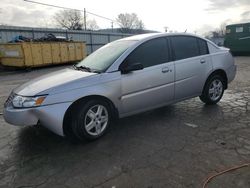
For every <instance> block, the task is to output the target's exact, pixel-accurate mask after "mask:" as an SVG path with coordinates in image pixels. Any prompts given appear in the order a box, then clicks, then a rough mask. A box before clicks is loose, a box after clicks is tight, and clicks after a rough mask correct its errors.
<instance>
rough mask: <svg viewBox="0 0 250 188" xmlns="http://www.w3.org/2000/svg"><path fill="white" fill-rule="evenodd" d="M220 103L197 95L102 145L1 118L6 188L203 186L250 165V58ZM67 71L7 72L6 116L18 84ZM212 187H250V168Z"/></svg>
mask: <svg viewBox="0 0 250 188" xmlns="http://www.w3.org/2000/svg"><path fill="white" fill-rule="evenodd" d="M235 61H236V64H237V66H238V70H237V75H236V78H235V80H234V81H233V82H232V83H231V84H230V85H229V88H228V90H226V91H225V93H224V96H223V98H222V100H221V101H220V102H219V103H218V104H217V105H214V106H206V105H204V104H203V103H202V102H201V101H200V100H199V98H193V99H190V100H187V101H183V102H180V103H177V104H174V105H170V106H167V107H164V108H160V109H156V110H153V111H150V112H146V113H143V114H139V115H136V116H132V117H128V118H124V119H121V120H119V121H118V122H116V123H115V125H113V126H112V128H111V129H110V131H109V133H108V134H107V135H105V136H104V137H102V138H101V139H99V140H97V141H94V142H90V143H87V142H84V143H81V144H77V145H74V144H71V143H69V142H68V141H67V140H66V139H64V138H61V137H59V136H57V135H55V134H53V133H51V132H49V131H47V130H46V129H45V128H43V127H39V126H35V127H16V126H12V125H9V124H7V123H6V122H5V121H4V120H3V116H2V115H0V187H3V188H8V187H14V188H24V187H29V188H33V187H34V188H37V187H39V188H45V187H53V188H57V187H60V188H61V187H62V188H64V187H65V188H68V187H75V188H78V187H84V188H85V187H86V188H100V187H110V188H120V187H125V188H126V187H135V188H137V187H145V188H155V187H171V188H175V187H176V188H181V187H183V188H184V187H185V188H193V187H194V188H196V187H202V184H203V182H204V181H205V179H206V178H207V177H208V176H210V175H212V174H214V173H216V172H219V171H221V170H224V169H227V168H230V167H232V166H235V165H240V164H243V163H248V162H250V104H249V101H250V57H236V58H235ZM61 68H65V66H60V67H58V66H57V67H49V68H43V69H35V70H33V71H31V72H25V71H17V72H14V73H11V74H1V73H0V83H1V84H0V105H1V107H0V111H2V108H3V103H4V101H5V100H6V98H7V96H8V95H9V93H10V92H11V89H13V88H14V87H16V86H17V85H19V84H21V83H23V82H25V81H28V80H29V79H32V78H34V77H36V76H38V75H42V74H44V73H47V72H50V71H54V70H57V69H61ZM207 187H208V188H210V187H213V188H214V187H215V188H216V187H218V188H221V187H226V188H235V187H240V188H246V187H250V167H245V168H241V169H238V170H235V171H232V172H228V173H225V174H222V175H220V176H218V177H215V178H214V179H212V180H211V182H209V184H208V186H207Z"/></svg>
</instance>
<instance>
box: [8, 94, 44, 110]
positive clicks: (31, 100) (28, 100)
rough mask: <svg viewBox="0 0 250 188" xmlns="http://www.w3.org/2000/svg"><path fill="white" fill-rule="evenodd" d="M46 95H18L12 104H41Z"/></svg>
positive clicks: (26, 105) (33, 105) (15, 105)
mask: <svg viewBox="0 0 250 188" xmlns="http://www.w3.org/2000/svg"><path fill="white" fill-rule="evenodd" d="M45 98H46V96H37V97H23V96H20V95H16V96H15V97H14V98H13V100H12V105H13V106H14V107H16V108H28V107H35V106H40V105H41V104H42V103H43V101H44V99H45Z"/></svg>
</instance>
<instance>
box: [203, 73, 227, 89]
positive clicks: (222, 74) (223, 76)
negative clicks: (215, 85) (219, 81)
mask: <svg viewBox="0 0 250 188" xmlns="http://www.w3.org/2000/svg"><path fill="white" fill-rule="evenodd" d="M214 75H220V76H222V78H224V83H225V89H227V87H228V78H227V73H226V71H224V70H223V69H216V70H213V72H211V73H210V74H209V75H208V77H207V79H206V82H205V84H204V86H203V90H204V88H205V86H206V84H207V82H208V80H209V79H210V78H211V77H212V76H214ZM203 90H202V91H203Z"/></svg>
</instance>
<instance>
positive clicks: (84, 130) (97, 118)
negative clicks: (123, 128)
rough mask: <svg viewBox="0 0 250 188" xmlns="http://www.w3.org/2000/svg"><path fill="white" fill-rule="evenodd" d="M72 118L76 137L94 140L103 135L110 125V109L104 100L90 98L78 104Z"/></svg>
mask: <svg viewBox="0 0 250 188" xmlns="http://www.w3.org/2000/svg"><path fill="white" fill-rule="evenodd" d="M75 113H76V114H75V115H74V116H73V118H72V131H73V134H74V135H75V137H76V138H78V139H80V140H83V139H87V140H95V139H97V138H99V137H101V136H102V135H104V134H105V133H106V131H107V129H108V127H109V125H110V121H111V110H110V107H109V105H108V104H107V103H106V102H104V101H99V100H91V101H88V102H86V103H85V104H83V106H79V107H78V110H77V111H76V112H75Z"/></svg>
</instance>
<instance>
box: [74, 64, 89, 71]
mask: <svg viewBox="0 0 250 188" xmlns="http://www.w3.org/2000/svg"><path fill="white" fill-rule="evenodd" d="M73 67H74V69H76V70H86V71H87V72H92V71H91V68H89V67H86V66H83V65H81V66H76V65H73Z"/></svg>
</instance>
